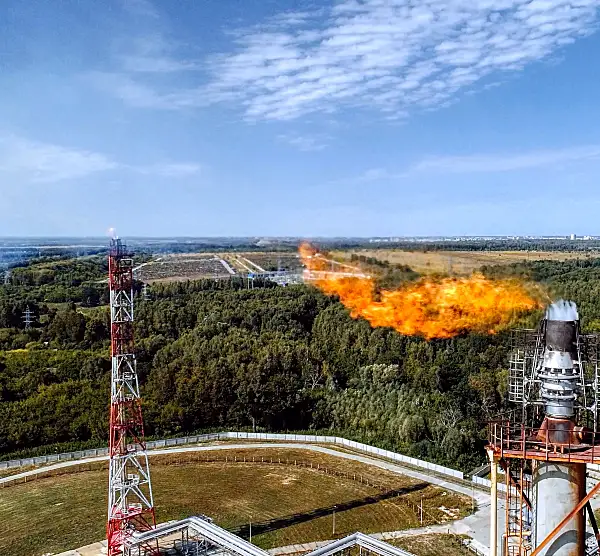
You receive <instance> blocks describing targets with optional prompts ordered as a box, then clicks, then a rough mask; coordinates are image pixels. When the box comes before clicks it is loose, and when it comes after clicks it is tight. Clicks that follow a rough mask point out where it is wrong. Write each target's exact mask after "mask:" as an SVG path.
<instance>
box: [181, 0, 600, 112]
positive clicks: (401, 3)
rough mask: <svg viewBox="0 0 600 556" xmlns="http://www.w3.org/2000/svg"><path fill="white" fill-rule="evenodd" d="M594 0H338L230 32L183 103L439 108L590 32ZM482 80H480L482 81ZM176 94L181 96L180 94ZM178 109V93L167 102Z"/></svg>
mask: <svg viewBox="0 0 600 556" xmlns="http://www.w3.org/2000/svg"><path fill="white" fill-rule="evenodd" d="M598 6H600V0H573V1H566V0H534V1H532V2H529V0H468V1H467V0H420V1H419V2H413V1H411V0H388V1H385V2H384V1H381V0H365V1H364V2H360V3H359V2H356V1H355V0H340V1H337V2H335V4H334V5H333V7H332V8H331V9H330V10H329V11H327V12H324V10H320V11H318V12H314V13H310V12H302V13H300V14H297V15H294V14H293V13H286V14H283V15H282V16H280V17H278V18H275V19H273V20H270V21H268V22H267V24H264V25H262V26H259V27H257V28H254V29H250V30H246V31H243V30H242V31H240V30H238V31H237V32H236V33H235V35H234V36H235V47H234V51H233V52H229V53H223V54H220V55H217V56H215V57H214V58H213V59H211V60H210V63H209V72H210V81H209V83H208V84H207V85H206V86H205V87H200V88H198V89H196V90H189V91H186V95H185V99H186V102H182V104H183V105H187V106H189V105H191V104H193V101H192V99H194V98H195V99H197V100H198V99H205V102H206V99H208V102H214V101H223V102H231V101H233V100H234V101H237V103H239V105H241V106H242V107H243V110H244V112H245V116H246V118H248V119H251V120H263V119H265V120H291V119H293V118H296V117H298V116H301V115H304V114H308V113H323V112H332V111H335V110H337V109H339V108H341V107H346V108H374V109H377V110H379V111H382V112H384V114H386V115H388V114H390V113H391V114H393V113H400V114H401V115H403V114H404V112H405V111H406V109H407V108H410V107H415V106H417V107H425V108H427V107H439V106H441V105H443V104H444V103H447V102H448V100H449V99H452V98H453V97H456V95H457V94H458V93H459V92H460V91H462V90H465V89H466V88H468V87H469V86H471V85H473V84H475V83H477V82H478V81H482V80H485V78H486V77H488V76H496V75H497V74H501V73H502V72H506V71H517V70H521V69H523V68H524V67H525V66H526V65H528V64H531V63H533V62H536V61H538V60H542V59H545V58H547V57H548V56H549V55H551V54H553V53H555V52H556V50H557V49H559V48H560V47H561V46H563V45H565V44H568V43H570V42H572V41H574V40H575V39H576V38H578V37H581V36H584V35H586V34H589V33H591V32H592V31H593V30H594V27H595V23H596V16H597V8H598ZM483 84H485V81H484V82H483ZM182 98H184V97H182ZM171 101H172V102H176V103H177V97H173V96H172V97H171Z"/></svg>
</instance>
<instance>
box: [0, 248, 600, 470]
mask: <svg viewBox="0 0 600 556" xmlns="http://www.w3.org/2000/svg"><path fill="white" fill-rule="evenodd" d="M364 262H366V263H367V264H376V263H373V261H364ZM388 270H390V269H388ZM483 271H484V272H485V273H486V274H488V275H489V276H507V275H511V276H514V275H517V276H523V277H527V278H530V279H534V280H536V281H539V282H541V283H543V284H545V286H546V287H547V288H548V289H549V291H550V292H551V294H550V295H551V296H555V295H564V296H566V297H568V298H570V299H574V300H575V301H576V302H577V303H578V305H579V306H580V309H581V311H580V312H581V314H582V316H583V317H584V325H585V326H587V327H588V329H600V301H599V299H600V297H599V296H598V293H599V292H598V290H599V288H600V259H589V260H580V261H569V262H563V263H559V262H532V263H523V264H518V265H510V266H507V267H490V268H484V269H483ZM105 272H106V267H105V262H104V261H103V260H102V259H101V258H94V257H90V258H88V259H78V260H60V261H45V262H36V263H35V264H32V265H29V266H26V267H22V268H15V269H13V271H12V275H11V282H10V283H8V284H5V285H2V286H0V349H1V350H2V351H0V455H2V454H3V457H10V454H14V453H15V452H18V451H24V450H25V451H26V450H29V451H31V450H33V449H36V448H38V447H41V448H40V449H41V450H49V449H51V448H49V446H50V445H57V444H61V445H60V446H56V447H55V448H52V449H67V448H68V447H75V446H81V445H84V444H87V445H99V444H102V443H104V442H106V439H107V431H108V426H107V420H108V411H107V409H108V393H109V379H110V359H109V313H108V308H107V306H106V302H107V284H106V282H104V281H103V280H104V278H105ZM390 272H392V274H393V276H392V275H390V276H389V279H390V281H394V282H401V281H402V280H406V279H411V278H413V277H414V273H413V272H412V271H411V270H410V269H408V268H394V269H391V270H390ZM392 279H393V280H392ZM263 286H264V287H260V288H258V287H257V288H255V289H254V290H246V289H244V288H243V284H242V282H237V281H235V280H233V281H222V282H214V281H213V280H209V281H196V282H181V283H172V284H163V285H160V284H156V285H153V286H152V288H151V299H149V300H145V299H143V296H141V295H138V296H137V297H136V344H137V360H138V371H139V375H140V380H141V384H142V390H143V395H144V415H145V421H146V431H147V433H148V434H149V435H154V436H162V435H179V434H185V433H191V432H193V431H198V430H202V429H207V428H237V427H247V428H254V429H256V430H268V431H284V430H307V429H313V430H317V429H318V430H322V429H332V430H335V431H337V432H340V433H343V434H346V435H348V436H353V437H355V438H359V439H362V440H365V441H368V442H371V443H375V444H378V445H381V446H383V447H387V448H392V449H395V450H398V451H401V452H403V453H406V454H409V455H413V456H416V457H421V458H425V459H429V460H432V461H436V462H439V463H441V464H446V465H450V466H453V467H460V468H463V469H468V468H470V467H472V466H474V465H475V464H477V463H479V462H481V461H482V460H483V459H484V452H483V446H484V444H485V431H486V421H487V420H489V419H491V418H492V417H493V416H494V415H496V414H497V413H499V412H500V411H502V410H504V409H505V408H506V403H507V402H506V399H505V392H506V380H507V370H506V369H507V360H508V351H509V342H508V334H507V333H499V334H497V335H494V336H480V335H474V334H469V335H466V334H465V335H462V336H458V337H455V338H453V339H449V340H435V341H431V342H426V341H425V340H423V339H421V338H417V337H407V336H402V335H400V334H398V333H396V332H394V331H392V330H390V329H384V328H377V329H373V328H371V327H370V326H369V324H368V323H367V322H366V321H364V320H353V319H351V318H350V316H349V315H348V312H347V311H346V309H345V308H344V307H343V306H342V305H341V304H340V303H339V302H337V301H336V300H335V299H331V298H328V297H325V296H324V295H322V294H321V293H319V292H318V291H317V290H316V289H314V288H312V287H310V286H304V285H302V286H290V287H285V288H284V287H273V285H272V284H264V285H263ZM27 305H28V306H29V307H30V308H31V309H32V311H33V312H34V315H35V317H36V318H35V321H34V325H33V326H32V327H31V328H30V329H27V330H26V329H24V323H23V318H22V316H23V311H24V309H25V307H26V306H27ZM539 316H540V315H539V314H532V315H529V316H528V317H526V318H524V320H523V324H526V325H529V326H533V325H535V323H536V321H537V319H538V318H539Z"/></svg>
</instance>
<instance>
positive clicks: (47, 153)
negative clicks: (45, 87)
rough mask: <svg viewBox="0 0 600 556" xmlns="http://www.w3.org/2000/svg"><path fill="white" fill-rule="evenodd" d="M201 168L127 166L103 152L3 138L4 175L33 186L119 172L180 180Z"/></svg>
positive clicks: (1, 169)
mask: <svg viewBox="0 0 600 556" xmlns="http://www.w3.org/2000/svg"><path fill="white" fill-rule="evenodd" d="M200 168H201V167H200V165H199V164H195V163H191V162H189V163H188V162H174V163H162V164H151V165H147V166H141V165H127V164H122V163H119V162H116V161H114V160H112V159H111V158H110V157H108V156H106V155H104V154H101V153H96V152H91V151H87V150H83V149H76V148H72V147H64V146H60V145H53V144H50V143H41V142H36V141H30V140H28V139H24V138H22V137H16V136H14V135H0V176H1V175H5V176H9V177H11V178H13V179H19V180H23V181H27V182H30V183H56V182H61V181H68V180H76V179H81V178H85V177H87V176H90V175H93V174H97V173H101V172H108V171H115V170H121V171H133V172H138V173H142V174H148V175H153V176H157V177H163V178H173V179H179V178H186V177H190V176H193V175H195V174H197V173H198V172H199V171H200Z"/></svg>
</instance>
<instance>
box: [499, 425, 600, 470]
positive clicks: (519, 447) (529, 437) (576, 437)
mask: <svg viewBox="0 0 600 556" xmlns="http://www.w3.org/2000/svg"><path fill="white" fill-rule="evenodd" d="M488 440H489V446H490V448H492V449H493V450H494V451H495V452H496V453H497V454H498V456H499V457H501V458H507V457H508V458H511V457H512V458H522V459H536V460H545V461H561V462H565V463H592V464H593V463H600V433H594V432H592V431H584V430H574V429H570V430H569V429H565V428H563V427H553V426H551V425H549V426H546V427H532V426H528V425H524V424H522V423H514V422H511V421H508V420H503V421H495V422H492V423H490V424H489V436H488Z"/></svg>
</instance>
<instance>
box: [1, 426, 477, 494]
mask: <svg viewBox="0 0 600 556" xmlns="http://www.w3.org/2000/svg"><path fill="white" fill-rule="evenodd" d="M232 439H237V440H278V441H286V442H307V443H314V444H335V445H338V446H344V447H346V448H351V449H353V450H357V451H360V452H365V453H367V454H373V455H376V456H378V457H382V458H387V459H390V460H392V461H397V462H400V463H406V464H408V465H412V466H414V467H418V468H421V469H427V470H428V471H434V472H436V473H439V474H441V475H447V476H450V477H454V478H457V479H464V474H463V472H462V471H457V470H456V469H450V468H449V467H444V466H442V465H437V464H435V463H430V462H428V461H423V460H420V459H417V458H411V457H409V456H405V455H403V454H398V453H396V452H390V451H389V450H382V449H381V448H376V447H375V446H370V445H369V444H363V443H361V442H355V441H354V440H348V439H346V438H340V437H338V436H320V435H309V434H272V433H259V432H218V433H211V434H199V435H195V436H183V437H180V438H166V439H164V440H151V441H148V442H147V443H146V446H147V448H148V449H149V450H152V449H155V448H170V447H174V446H184V445H186V444H197V443H199V442H207V441H211V440H232ZM99 456H108V449H107V448H96V449H93V450H81V451H78V452H66V453H64V454H51V455H48V456H38V457H35V458H23V459H16V460H10V461H2V462H0V469H11V468H15V467H27V466H31V465H44V464H48V463H55V462H58V461H72V460H81V459H86V458H93V457H99ZM476 482H477V484H483V483H479V482H478V481H476Z"/></svg>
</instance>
